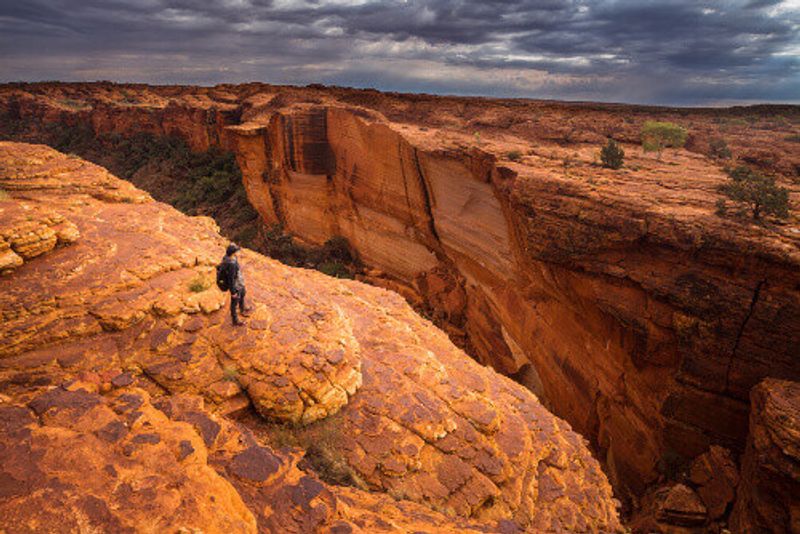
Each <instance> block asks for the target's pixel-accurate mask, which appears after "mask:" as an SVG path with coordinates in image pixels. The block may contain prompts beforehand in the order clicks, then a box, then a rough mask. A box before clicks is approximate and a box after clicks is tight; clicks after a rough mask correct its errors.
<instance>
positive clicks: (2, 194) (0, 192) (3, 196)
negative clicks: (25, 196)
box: [0, 187, 11, 201]
mask: <svg viewBox="0 0 800 534" xmlns="http://www.w3.org/2000/svg"><path fill="white" fill-rule="evenodd" d="M10 198H11V197H10V196H9V194H8V192H7V191H6V190H5V189H3V188H2V187H0V201H3V200H9V199H10Z"/></svg>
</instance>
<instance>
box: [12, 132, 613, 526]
mask: <svg viewBox="0 0 800 534" xmlns="http://www.w3.org/2000/svg"><path fill="white" fill-rule="evenodd" d="M0 186H2V187H3V188H4V189H5V190H6V191H9V192H10V195H9V198H8V199H5V200H2V201H0V210H4V213H16V212H17V211H20V210H24V211H25V212H26V213H31V214H33V217H34V220H35V221H42V222H41V223H40V224H41V226H43V227H46V228H50V229H51V230H52V231H53V232H58V230H57V229H54V228H53V226H54V225H59V224H65V221H68V222H69V225H68V226H69V229H70V232H69V233H70V235H72V236H78V235H79V236H80V237H78V238H77V240H75V239H73V240H72V241H71V242H70V241H68V240H67V239H65V240H64V241H63V242H62V243H60V245H59V246H55V245H54V247H50V248H51V250H50V251H49V252H48V253H47V254H43V255H42V254H39V255H33V256H30V257H29V258H27V259H25V260H24V263H23V264H22V265H19V266H17V267H15V268H14V270H13V271H11V273H10V274H8V275H7V276H4V277H3V278H0V309H2V314H3V315H2V323H1V324H0V425H3V426H2V430H3V431H2V432H1V433H0V450H2V451H3V454H2V455H0V515H2V516H3V517H6V518H10V519H8V522H10V523H7V524H10V525H11V526H12V527H13V528H12V529H11V531H23V532H24V531H29V530H36V529H42V528H45V529H46V528H47V527H48V526H51V525H62V526H63V525H66V526H67V527H70V526H72V525H74V529H75V530H81V529H84V530H90V529H92V528H99V529H101V530H103V529H105V530H114V531H120V532H122V531H126V530H134V531H164V530H178V529H180V528H184V529H193V528H201V529H203V531H204V532H223V531H224V532H253V531H261V532H292V531H296V532H309V531H322V532H377V531H401V532H402V531H406V532H409V531H415V530H427V531H436V532H468V531H470V530H475V531H484V532H486V531H490V532H498V531H499V532H516V531H525V530H527V531H531V532H564V531H570V532H612V531H616V530H618V529H619V527H620V525H619V521H618V518H617V510H616V501H615V500H614V499H613V498H612V492H611V487H610V485H609V483H608V481H607V479H606V477H605V475H604V474H603V473H602V471H601V470H600V467H599V464H598V463H597V461H596V460H595V459H594V458H592V456H591V454H590V453H589V450H588V448H587V446H586V443H585V440H583V438H582V437H581V436H580V435H578V434H577V433H575V432H573V431H572V430H571V428H570V426H569V425H568V424H567V423H565V422H564V421H562V420H561V419H558V418H556V417H555V416H553V415H552V414H550V413H549V412H548V411H547V410H546V409H545V408H543V407H542V405H541V404H540V403H539V401H538V400H537V399H536V397H535V396H534V395H533V394H532V393H530V391H528V390H527V389H525V388H524V387H522V386H520V385H518V384H516V383H514V382H513V381H511V380H509V379H507V378H504V377H502V376H500V375H498V374H497V373H495V372H494V371H492V370H490V369H488V368H486V367H483V366H481V365H479V364H478V363H476V362H474V361H473V360H471V359H470V358H468V357H467V356H466V355H465V354H464V353H463V352H462V351H461V350H460V349H458V348H456V347H455V346H454V345H453V344H452V343H451V342H450V340H449V339H448V338H447V336H446V335H445V334H444V333H443V332H441V331H440V330H438V329H436V328H435V327H434V326H432V325H431V324H430V323H429V322H428V321H426V320H424V319H422V318H421V317H420V316H418V315H417V314H415V313H414V312H413V310H412V309H411V308H410V307H409V306H408V305H407V304H406V303H405V301H404V300H403V299H402V298H401V297H400V296H399V295H397V294H395V293H392V292H389V291H386V290H383V289H379V288H375V287H370V286H367V285H364V284H361V283H358V282H350V281H341V280H337V279H333V278H329V277H327V276H325V275H323V274H321V273H317V272H312V271H306V270H302V269H292V268H289V267H286V266H283V265H281V264H279V263H277V262H275V261H272V260H269V259H267V258H265V257H263V256H260V255H258V254H255V253H252V252H250V251H247V250H244V251H243V252H242V253H241V256H242V257H241V259H240V261H241V263H242V265H243V268H244V269H245V271H246V273H247V280H248V286H247V287H248V298H249V300H250V304H251V305H253V306H254V307H255V309H254V312H253V314H252V315H251V316H250V317H249V318H248V320H247V325H246V326H245V327H243V328H233V327H231V326H230V317H229V315H228V311H227V301H226V297H227V295H225V294H223V293H221V292H220V291H218V290H217V289H216V287H215V286H213V269H214V265H215V264H216V263H217V262H218V261H219V259H220V257H221V255H222V251H223V250H224V247H225V245H226V242H225V241H224V239H223V238H222V237H221V236H219V234H218V233H217V231H216V228H215V225H214V224H213V222H211V221H210V220H209V219H206V218H197V217H194V218H192V217H187V216H184V215H182V214H180V213H179V212H177V211H176V210H174V209H172V208H169V207H167V206H165V205H162V204H159V203H156V202H154V201H152V200H151V199H150V198H149V197H148V196H147V195H146V194H144V193H141V192H140V191H138V190H136V189H135V188H133V187H132V186H130V185H129V184H127V183H126V182H123V181H121V180H118V179H116V178H114V177H113V176H110V175H109V174H108V173H107V172H106V171H105V170H104V169H102V168H100V167H97V166H95V165H92V164H89V163H86V162H83V161H81V160H79V159H77V158H70V157H67V156H64V155H62V154H59V153H58V152H56V151H54V150H52V149H49V148H46V147H44V146H37V145H26V144H18V143H0ZM6 210H7V211H6ZM52 212H55V213H57V214H58V217H61V218H63V219H61V218H58V217H56V218H55V219H54V218H53V217H54V216H53V215H51V213H52ZM16 220H17V219H16V218H12V217H2V218H0V235H3V236H5V235H10V234H11V233H12V232H15V231H16V230H14V229H15V228H17V227H16V226H14V225H15V224H16V223H15V222H13V221H16ZM45 220H46V221H61V222H54V223H52V224H51V223H49V222H44V221H45ZM4 239H5V238H4ZM49 239H50V240H51V241H52V238H49ZM59 239H60V237H57V238H56V244H59ZM13 247H14V245H13V244H12V245H11V248H12V249H13ZM0 254H2V249H0ZM21 257H22V256H21ZM248 406H252V408H253V409H254V410H255V412H257V413H258V414H259V416H260V417H262V418H264V419H265V420H269V421H272V422H273V423H275V422H277V423H283V424H285V425H287V426H288V428H292V429H295V431H296V432H298V433H302V432H304V428H312V427H313V426H314V425H319V424H323V423H324V422H325V421H326V420H329V418H330V417H331V416H333V415H336V421H337V427H336V431H337V432H338V435H339V442H340V443H341V447H340V450H339V451H338V452H339V454H341V456H342V458H343V459H344V461H345V462H346V463H347V465H348V466H349V468H350V469H352V471H353V472H354V473H356V474H357V476H358V478H359V479H360V480H361V481H362V483H361V484H359V485H358V486H359V487H343V486H336V485H333V484H329V483H327V482H324V481H322V480H321V479H319V478H318V477H317V476H316V475H315V474H314V472H313V471H311V470H310V469H309V468H307V467H303V466H302V464H298V462H299V461H300V458H301V457H302V455H303V454H304V452H305V451H302V450H297V449H286V450H283V449H281V450H274V449H272V448H270V447H268V446H266V445H264V440H263V439H261V438H260V437H258V435H257V433H254V432H253V431H252V430H251V429H249V428H247V426H245V424H244V423H243V422H237V421H236V420H234V419H231V418H230V417H229V415H228V414H231V413H233V412H236V411H239V410H242V409H245V408H247V407H248ZM212 497H213V498H212ZM44 502H47V505H46V506H42V505H40V504H38V503H44ZM190 531H191V530H190Z"/></svg>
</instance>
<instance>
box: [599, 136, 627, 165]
mask: <svg viewBox="0 0 800 534" xmlns="http://www.w3.org/2000/svg"><path fill="white" fill-rule="evenodd" d="M600 161H602V162H603V167H605V168H607V169H620V168H622V165H623V163H624V161H625V151H624V150H622V147H621V146H619V144H618V143H617V142H616V141H614V140H613V139H609V140H608V143H606V146H604V147H603V148H601V149H600Z"/></svg>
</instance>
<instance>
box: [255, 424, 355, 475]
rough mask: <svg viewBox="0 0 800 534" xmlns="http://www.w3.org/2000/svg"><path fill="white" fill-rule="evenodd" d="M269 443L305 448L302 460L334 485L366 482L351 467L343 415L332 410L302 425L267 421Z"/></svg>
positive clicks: (277, 447)
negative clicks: (308, 423) (346, 452)
mask: <svg viewBox="0 0 800 534" xmlns="http://www.w3.org/2000/svg"><path fill="white" fill-rule="evenodd" d="M267 424H268V425H269V434H268V440H269V444H270V445H271V446H272V447H273V448H276V449H283V448H287V447H288V448H300V449H302V450H304V451H305V457H304V458H303V460H302V463H304V464H306V465H307V466H308V467H310V468H311V470H313V471H314V472H315V473H316V474H317V475H318V476H319V477H320V478H321V479H322V480H324V481H325V482H327V483H329V484H334V485H337V486H351V487H355V488H360V489H367V487H368V486H367V484H366V482H365V481H364V480H363V479H362V478H361V477H360V476H359V475H358V473H357V472H356V470H355V469H353V468H352V467H350V465H349V464H348V463H347V458H346V456H345V449H344V447H343V445H344V443H343V436H342V433H341V428H342V415H341V414H335V415H332V416H330V417H326V418H325V419H323V420H321V421H317V422H315V423H311V424H310V425H307V426H305V427H302V426H298V425H292V424H280V423H267Z"/></svg>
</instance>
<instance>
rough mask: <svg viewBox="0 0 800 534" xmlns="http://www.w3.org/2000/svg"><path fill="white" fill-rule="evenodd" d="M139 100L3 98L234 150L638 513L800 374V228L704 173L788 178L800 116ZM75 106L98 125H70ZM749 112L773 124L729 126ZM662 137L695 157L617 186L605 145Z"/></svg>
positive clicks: (158, 96)
mask: <svg viewBox="0 0 800 534" xmlns="http://www.w3.org/2000/svg"><path fill="white" fill-rule="evenodd" d="M124 89H125V91H127V92H129V93H130V94H129V95H128V97H125V98H122V97H121V93H120V91H121V88H120V87H119V86H114V85H105V84H99V85H55V86H48V85H40V86H21V87H16V86H8V87H6V88H5V90H4V91H3V92H2V99H3V101H4V102H5V103H6V104H5V105H6V109H8V110H11V115H13V116H14V117H15V118H16V119H17V120H18V121H19V122H20V124H23V123H24V125H32V130H33V131H36V130H37V129H38V130H40V131H41V130H43V129H44V125H46V124H52V123H61V124H78V123H87V124H92V126H93V131H94V132H95V133H97V134H104V133H115V132H116V133H123V134H124V133H130V132H134V131H148V132H151V133H156V134H159V135H160V134H162V133H168V132H169V133H176V134H179V135H181V136H183V137H184V138H186V139H187V140H189V142H190V143H191V144H192V146H194V147H195V148H198V149H202V148H205V147H206V146H209V144H218V145H220V146H224V147H227V148H229V149H231V150H234V151H235V152H236V155H237V160H238V162H239V166H240V168H241V170H242V174H243V178H244V182H245V187H246V189H247V192H248V197H249V200H250V202H251V203H252V205H253V206H254V207H255V208H256V209H257V210H258V211H259V213H260V214H261V216H262V218H263V219H264V221H265V222H266V223H267V224H275V223H279V224H281V225H283V227H284V228H285V229H286V230H287V231H289V232H291V233H293V234H294V235H296V236H297V237H298V239H300V240H302V241H303V242H305V243H310V244H321V243H323V242H325V241H326V240H327V239H329V238H331V237H333V236H344V237H346V238H347V239H348V240H349V242H350V243H351V244H352V245H353V247H354V248H355V249H356V250H357V252H358V253H359V256H360V257H361V259H362V261H363V262H364V263H365V264H366V265H367V266H368V267H369V270H368V271H367V272H365V276H364V279H366V280H368V281H370V282H372V283H375V284H376V285H380V286H385V287H391V288H393V289H395V290H397V291H398V292H400V293H402V294H404V295H405V296H407V298H408V299H409V300H411V301H414V302H419V303H421V304H422V307H424V308H426V311H427V312H428V313H429V315H430V316H431V317H433V318H434V319H436V320H437V321H438V322H439V324H440V325H441V326H442V327H443V328H444V329H445V330H446V331H447V332H448V334H449V335H450V337H451V339H453V340H456V341H458V342H460V343H462V344H463V346H464V347H465V348H466V349H467V350H468V351H469V352H470V353H471V354H473V355H474V356H475V357H476V358H477V359H478V360H479V361H481V362H483V363H486V364H490V365H492V366H493V367H495V368H496V369H498V370H499V371H501V372H503V373H505V374H509V375H512V376H514V377H516V378H517V379H518V380H520V381H521V382H522V383H524V384H525V385H526V386H528V387H529V388H530V389H532V390H533V391H534V392H535V393H536V394H537V395H538V396H539V397H540V398H541V400H542V401H543V402H544V403H545V404H546V405H547V406H548V407H550V408H551V409H552V410H554V411H555V412H556V413H557V414H559V415H560V416H563V417H564V418H566V419H567V420H569V421H570V423H571V424H572V425H573V426H574V427H575V428H576V429H577V430H579V431H580V432H581V433H582V434H584V435H586V436H587V437H589V438H590V439H591V440H592V442H593V443H594V444H595V446H597V448H598V450H599V451H600V452H601V456H602V460H603V462H604V464H605V465H606V467H607V472H608V473H609V475H610V477H611V479H612V482H614V483H615V484H616V486H617V487H618V488H619V489H620V491H621V494H622V495H623V496H625V497H628V498H630V499H631V500H636V499H637V496H638V495H639V494H640V493H641V492H642V490H643V489H644V488H645V487H646V486H647V485H648V484H650V483H652V482H654V481H655V480H656V479H657V477H658V475H659V473H658V469H659V467H658V466H659V465H663V464H664V463H668V461H671V459H674V458H680V459H681V460H682V461H683V462H684V463H686V464H687V465H688V464H689V463H690V462H691V460H692V459H693V458H695V457H697V456H698V455H700V454H703V453H704V452H705V451H707V450H708V449H709V447H710V446H711V445H719V446H723V447H725V448H728V449H730V450H732V451H734V452H739V451H741V450H742V448H743V446H744V443H745V435H746V422H747V418H748V410H749V408H748V400H747V399H748V392H749V390H750V388H751V387H752V386H753V385H755V384H756V383H758V381H759V380H761V379H762V378H764V377H765V376H767V375H768V374H769V375H771V376H776V377H782V378H786V379H798V378H800V367H798V359H797V358H796V355H797V346H798V344H799V343H800V340H798V336H797V332H798V331H800V294H798V287H800V285H799V284H800V274H798V273H800V249H799V248H798V243H800V233H798V226H797V219H796V215H793V218H792V219H791V220H790V221H789V223H788V224H785V225H783V226H780V227H774V228H765V227H761V226H757V225H752V224H747V223H746V222H744V223H743V222H741V221H734V220H729V219H723V218H720V217H718V216H716V215H714V209H715V208H714V204H715V200H716V199H717V193H716V188H717V186H718V185H719V184H720V183H722V181H723V180H724V179H725V178H724V174H723V172H722V170H721V169H720V164H719V162H717V161H713V160H711V159H709V158H708V157H705V156H703V155H701V153H703V152H704V151H705V150H706V148H704V147H706V146H707V144H708V143H707V140H708V139H710V138H712V137H714V136H723V137H725V139H727V140H728V143H729V144H730V146H731V148H732V150H733V152H734V155H735V157H739V158H740V159H741V160H742V161H747V162H750V163H752V164H754V165H755V164H760V163H759V162H766V161H767V160H769V162H771V163H769V165H768V167H769V168H770V169H771V170H773V171H775V172H779V173H783V175H784V176H791V175H792V173H794V172H795V170H794V169H796V168H797V165H799V164H800V161H797V159H796V150H794V145H792V144H791V143H790V142H788V141H786V139H785V137H786V132H784V130H783V127H782V126H780V125H770V124H771V123H770V121H771V120H772V119H773V118H774V115H775V113H778V112H780V113H781V114H782V115H783V116H786V117H789V118H790V119H788V120H790V121H791V120H795V118H796V117H797V116H798V110H797V109H796V108H793V107H789V108H781V109H780V110H777V109H776V110H771V109H768V108H753V109H749V110H748V109H746V108H745V109H731V110H671V109H655V108H640V107H625V106H604V105H588V104H559V103H542V102H520V101H490V100H472V99H450V98H435V97H425V96H417V97H413V96H402V95H381V94H379V93H376V92H372V91H348V90H344V89H324V88H322V89H320V88H283V87H271V86H264V85H258V84H251V85H243V86H221V87H216V88H205V89H204V88H148V87H144V86H131V87H126V88H124ZM67 96H69V97H70V98H72V99H74V100H77V101H80V102H83V103H84V107H82V108H80V109H66V108H65V107H64V105H63V102H64V99H65V98H66V97H67ZM129 97H130V98H129ZM126 99H133V100H135V105H130V104H125V103H124V101H125V100H126ZM748 113H749V114H751V115H753V116H755V117H757V119H758V120H759V121H761V122H763V123H764V125H763V127H762V128H759V129H758V130H757V131H755V130H754V129H753V128H749V127H740V126H737V124H738V122H736V121H741V120H742V119H741V116H744V115H746V114H748ZM748 116H749V115H748ZM653 118H656V119H659V120H672V121H676V122H679V123H681V124H684V125H686V126H688V127H690V130H691V133H692V135H693V138H692V140H691V142H690V144H689V145H688V148H689V149H690V150H680V151H674V152H669V153H667V154H665V156H664V158H663V159H656V158H655V157H654V156H653V157H650V156H649V155H646V154H641V153H640V152H639V150H638V148H636V147H634V146H630V145H628V146H626V147H625V148H626V153H627V154H628V158H627V160H626V167H625V168H624V169H623V170H621V171H610V170H606V169H601V168H599V167H598V166H597V165H596V164H595V163H594V161H593V159H594V158H595V155H596V152H597V150H598V145H599V144H600V143H601V142H602V141H603V140H604V139H605V137H607V136H613V137H615V138H617V139H619V140H621V141H623V142H626V143H632V142H637V141H638V135H639V129H640V127H641V123H642V122H643V121H644V120H648V119H653ZM26 128H28V126H25V127H24V128H22V129H21V130H20V131H23V133H24V132H29V130H27V129H26ZM754 150H755V151H760V152H765V153H767V152H768V153H769V154H770V155H769V157H767V156H764V157H760V156H759V157H755V156H753V151H754ZM515 152H516V153H517V154H516V155H515V156H514V157H513V158H510V157H509V154H512V153H515ZM760 152H759V153H760ZM748 158H749V159H748ZM512 159H513V160H514V161H512ZM784 180H785V178H784ZM784 185H788V186H789V187H793V188H794V189H793V193H792V196H793V199H794V201H795V205H796V201H797V192H796V191H795V190H796V186H794V185H792V183H789V182H787V181H784Z"/></svg>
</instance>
